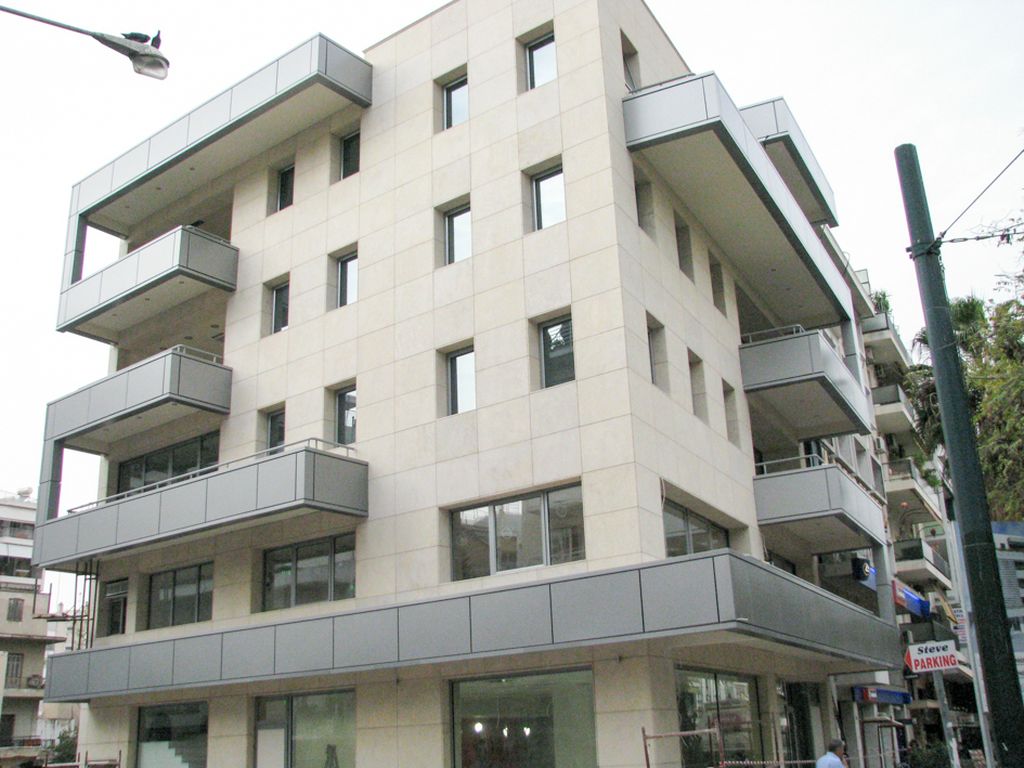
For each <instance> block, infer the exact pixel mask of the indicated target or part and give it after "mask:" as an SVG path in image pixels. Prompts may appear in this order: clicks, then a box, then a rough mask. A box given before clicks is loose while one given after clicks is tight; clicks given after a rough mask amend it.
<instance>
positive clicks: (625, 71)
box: [621, 35, 640, 92]
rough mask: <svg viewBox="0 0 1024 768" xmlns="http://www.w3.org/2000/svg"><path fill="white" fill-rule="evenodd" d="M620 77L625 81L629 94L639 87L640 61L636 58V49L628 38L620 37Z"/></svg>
mask: <svg viewBox="0 0 1024 768" xmlns="http://www.w3.org/2000/svg"><path fill="white" fill-rule="evenodd" d="M621 37H622V76H623V78H624V79H625V81H626V88H627V89H629V91H630V92H632V91H635V90H637V89H638V88H639V87H640V61H639V58H638V57H637V53H636V48H635V47H634V46H633V44H632V43H631V42H629V38H628V37H626V36H625V35H622V36H621Z"/></svg>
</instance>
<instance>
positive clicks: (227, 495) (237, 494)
mask: <svg viewBox="0 0 1024 768" xmlns="http://www.w3.org/2000/svg"><path fill="white" fill-rule="evenodd" d="M256 474H257V473H256V467H254V466H252V467H242V468H241V469H235V470H232V471H230V472H218V473H216V474H214V475H210V477H209V479H208V480H207V481H206V483H207V491H206V519H207V520H217V519H220V518H224V517H231V516H232V515H240V514H242V513H244V512H250V511H252V510H254V509H256Z"/></svg>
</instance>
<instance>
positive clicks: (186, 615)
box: [149, 563, 213, 629]
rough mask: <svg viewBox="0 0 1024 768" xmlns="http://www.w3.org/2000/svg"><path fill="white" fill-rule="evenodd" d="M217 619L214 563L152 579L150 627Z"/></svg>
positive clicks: (195, 566) (154, 575)
mask: <svg viewBox="0 0 1024 768" xmlns="http://www.w3.org/2000/svg"><path fill="white" fill-rule="evenodd" d="M212 617H213V563H203V564H202V565H193V566H190V567H188V568H178V569H177V570H174V571H164V572H163V573H154V574H153V575H152V576H150V577H149V628H150V629H157V628H159V627H170V626H176V625H178V624H194V623H195V622H197V621H209V620H210V619H211V618H212Z"/></svg>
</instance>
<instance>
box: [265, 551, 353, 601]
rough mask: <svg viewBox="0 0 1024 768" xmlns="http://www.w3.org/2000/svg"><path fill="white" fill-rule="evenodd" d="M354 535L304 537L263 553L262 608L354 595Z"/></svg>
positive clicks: (339, 598) (337, 598)
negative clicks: (288, 544)
mask: <svg viewBox="0 0 1024 768" xmlns="http://www.w3.org/2000/svg"><path fill="white" fill-rule="evenodd" d="M355 555H356V537H355V534H354V533H346V534H344V535H342V536H335V537H334V538H332V539H319V540H317V541H306V542H303V543H301V544H292V545H291V546H287V547H279V548H278V549H271V550H268V551H267V552H265V553H264V555H263V610H265V611H271V610H275V609H277V608H290V607H292V606H293V605H304V604H306V603H318V602H322V601H324V600H343V599H345V598H348V597H355V596H356V557H355Z"/></svg>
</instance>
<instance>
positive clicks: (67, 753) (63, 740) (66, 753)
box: [51, 728, 78, 763]
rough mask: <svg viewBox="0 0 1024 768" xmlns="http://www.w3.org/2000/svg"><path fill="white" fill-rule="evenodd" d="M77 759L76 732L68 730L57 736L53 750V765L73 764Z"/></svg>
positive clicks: (72, 729) (71, 729)
mask: <svg viewBox="0 0 1024 768" xmlns="http://www.w3.org/2000/svg"><path fill="white" fill-rule="evenodd" d="M77 757H78V731H77V730H76V729H74V728H69V729H66V730H63V731H61V732H60V735H59V736H57V745H56V746H55V747H54V748H53V758H52V760H51V762H54V763H73V762H74V761H75V759H76V758H77Z"/></svg>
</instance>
